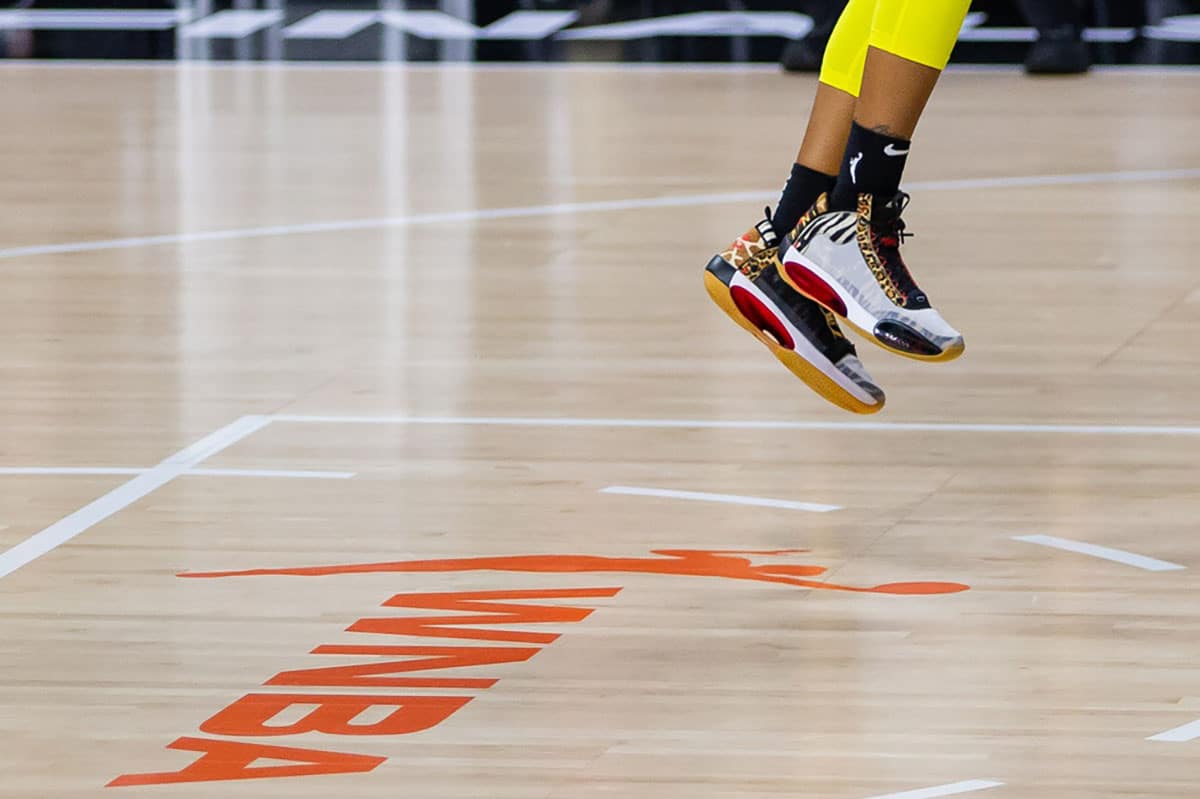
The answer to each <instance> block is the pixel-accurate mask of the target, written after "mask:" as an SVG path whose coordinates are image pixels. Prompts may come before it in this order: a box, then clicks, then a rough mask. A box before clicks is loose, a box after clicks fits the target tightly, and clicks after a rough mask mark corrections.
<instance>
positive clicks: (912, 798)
mask: <svg viewBox="0 0 1200 799" xmlns="http://www.w3.org/2000/svg"><path fill="white" fill-rule="evenodd" d="M1002 785H1004V783H1002V782H996V781H995V780H966V781H965V782H955V783H951V784H949V785H937V786H934V787H933V788H918V789H916V790H915V791H904V792H902V793H889V794H884V795H882V796H872V797H871V798H870V799H937V797H939V796H958V795H959V794H964V793H972V792H974V791H982V790H985V789H987V788H999V787H1000V786H1002Z"/></svg>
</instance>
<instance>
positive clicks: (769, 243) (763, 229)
mask: <svg viewBox="0 0 1200 799" xmlns="http://www.w3.org/2000/svg"><path fill="white" fill-rule="evenodd" d="M754 228H755V230H757V231H758V236H759V238H760V239H762V243H763V244H764V245H765V246H766V247H776V246H778V245H779V235H778V234H777V233H776V232H775V225H774V224H772V223H771V220H770V219H769V218H768V219H764V220H763V221H761V222H759V223H758V224H757V225H755V226H754Z"/></svg>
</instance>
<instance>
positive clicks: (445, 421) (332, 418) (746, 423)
mask: <svg viewBox="0 0 1200 799" xmlns="http://www.w3.org/2000/svg"><path fill="white" fill-rule="evenodd" d="M271 421H272V422H273V423H274V422H291V423H296V424H415V425H479V426H487V425H495V426H502V427H630V428H663V429H666V428H693V429H720V430H818V431H867V432H910V433H1042V434H1058V435H1121V436H1138V435H1143V436H1181V435H1182V436H1200V425H1196V426H1191V425H1073V424H1005V423H987V422H982V423H960V422H832V421H830V422H819V421H792V420H782V421H772V420H744V419H624V418H611V419H609V418H582V417H569V416H564V417H525V416H402V415H396V416H386V415H385V416H349V415H346V416H341V415H309V414H287V413H284V414H275V415H274V416H272V417H271Z"/></svg>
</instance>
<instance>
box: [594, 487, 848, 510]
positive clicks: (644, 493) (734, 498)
mask: <svg viewBox="0 0 1200 799" xmlns="http://www.w3.org/2000/svg"><path fill="white" fill-rule="evenodd" d="M600 493H601V494H625V495H627V496H634V497H666V498H668V499H693V500H699V501H701V502H726V503H729V504H731V505H755V506H758V507H762V508H787V509H789V510H805V511H809V512H810V513H829V512H830V511H834V510H841V509H842V508H841V506H840V505H822V504H819V503H816V502H793V501H792V500H790V499H770V498H767V497H746V496H742V495H740V494H710V493H707V492H705V491H673V490H670V489H665V488H636V487H634V486H609V487H608V488H602V489H600Z"/></svg>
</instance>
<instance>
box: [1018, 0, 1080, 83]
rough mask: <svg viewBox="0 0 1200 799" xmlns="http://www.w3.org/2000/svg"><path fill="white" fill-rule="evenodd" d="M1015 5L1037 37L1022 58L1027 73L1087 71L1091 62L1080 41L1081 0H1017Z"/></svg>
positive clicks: (1048, 73)
mask: <svg viewBox="0 0 1200 799" xmlns="http://www.w3.org/2000/svg"><path fill="white" fill-rule="evenodd" d="M1017 5H1019V6H1020V7H1021V13H1023V14H1024V15H1025V19H1026V20H1027V21H1028V22H1029V24H1030V25H1032V26H1033V27H1035V28H1037V34H1038V38H1037V41H1036V42H1034V43H1033V46H1032V47H1030V48H1029V55H1028V56H1027V57H1026V58H1025V71H1026V72H1028V73H1029V74H1031V75H1073V74H1078V73H1081V72H1087V71H1088V68H1089V67H1090V66H1091V63H1092V61H1091V54H1090V53H1089V51H1088V45H1087V42H1085V41H1083V24H1084V0H1018V2H1017Z"/></svg>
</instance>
